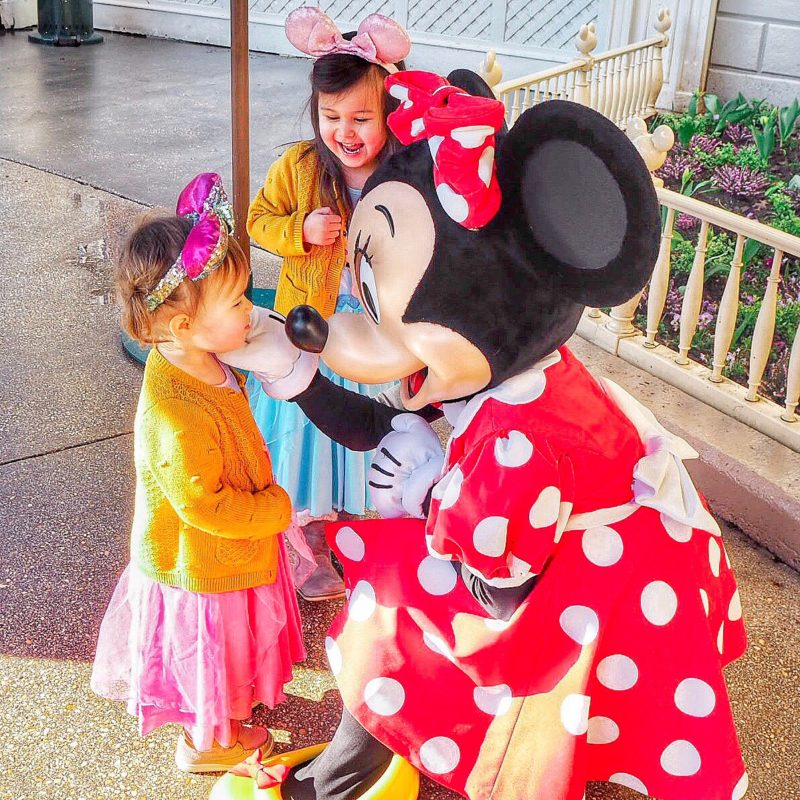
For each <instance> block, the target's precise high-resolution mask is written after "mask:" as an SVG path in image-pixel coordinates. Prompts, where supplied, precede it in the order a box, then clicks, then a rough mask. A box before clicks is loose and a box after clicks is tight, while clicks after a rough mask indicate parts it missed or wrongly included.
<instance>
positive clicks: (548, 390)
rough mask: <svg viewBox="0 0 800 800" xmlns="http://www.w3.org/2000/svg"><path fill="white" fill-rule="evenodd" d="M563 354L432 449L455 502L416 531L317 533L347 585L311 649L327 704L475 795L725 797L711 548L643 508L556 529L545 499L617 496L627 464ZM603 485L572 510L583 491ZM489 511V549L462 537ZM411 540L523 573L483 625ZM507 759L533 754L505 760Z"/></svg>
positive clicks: (341, 528)
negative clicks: (334, 688) (598, 522)
mask: <svg viewBox="0 0 800 800" xmlns="http://www.w3.org/2000/svg"><path fill="white" fill-rule="evenodd" d="M561 356H562V357H561V359H560V360H555V361H554V362H553V363H551V365H550V366H548V367H547V368H546V369H545V370H544V371H543V373H542V374H543V375H544V376H545V379H546V381H545V385H543V386H542V387H540V389H541V391H540V392H539V394H538V395H537V396H536V397H535V399H533V400H532V401H530V402H521V398H524V396H525V395H524V393H519V392H517V394H516V397H512V399H511V400H510V401H508V402H503V401H502V400H501V399H497V398H493V399H488V400H486V401H485V402H483V404H482V405H478V406H477V409H476V410H474V416H473V417H472V418H471V420H470V422H469V425H468V426H467V427H466V428H465V430H463V432H461V433H460V435H457V436H455V438H453V439H452V440H451V443H450V447H449V450H448V458H447V463H446V467H445V473H446V474H451V473H452V472H453V470H455V469H456V468H457V467H458V468H459V469H460V470H461V471H462V473H463V476H464V477H463V481H462V482H461V487H460V491H459V492H457V493H456V492H455V490H454V489H453V490H451V494H450V495H449V496H448V494H447V487H446V486H445V490H444V492H442V491H441V490H437V494H440V496H439V497H438V498H434V502H433V506H432V509H431V514H430V517H429V519H428V521H427V523H426V522H425V521H421V520H408V519H401V520H369V521H362V522H349V523H340V524H335V525H330V526H328V537H329V541H330V544H331V546H332V548H333V549H334V550H335V551H336V553H337V555H338V556H339V558H340V560H341V561H342V564H343V565H344V567H345V577H346V581H347V585H348V591H349V598H348V605H347V608H346V609H345V610H344V611H343V612H342V614H340V615H339V617H338V618H337V619H336V620H335V622H334V624H333V626H332V628H331V630H330V632H329V637H328V639H327V640H326V649H327V651H328V655H329V659H330V661H331V666H332V669H333V671H334V673H335V674H336V676H337V682H338V684H339V687H340V689H341V692H342V697H343V700H344V702H345V705H346V706H347V708H348V709H349V710H350V712H351V713H352V714H353V715H354V716H355V717H356V718H357V719H358V720H359V721H360V722H361V723H362V724H363V725H364V726H365V727H366V728H367V729H368V730H369V731H370V732H372V733H373V735H375V736H376V737H377V738H378V739H380V740H381V741H383V742H384V743H385V744H387V745H388V746H389V747H390V748H392V750H394V751H395V752H397V753H399V754H401V755H403V756H404V757H406V758H407V759H408V760H409V761H411V762H412V763H413V764H415V765H416V766H417V767H419V768H420V769H421V770H422V771H423V772H425V773H427V774H428V775H430V776H431V777H432V778H434V779H435V780H437V781H439V782H441V783H443V784H444V785H446V786H448V787H449V788H451V789H454V790H456V791H458V792H461V793H462V794H464V795H465V796H468V797H470V798H473V800H478V798H481V800H483V798H488V797H489V796H490V795H491V792H492V791H494V792H495V793H496V794H495V795H493V796H498V797H503V798H507V797H509V798H510V797H513V798H515V800H516V798H525V800H579V799H580V798H581V796H582V794H583V792H584V788H585V782H586V781H588V780H599V781H604V780H609V779H612V780H614V781H616V782H619V783H623V784H625V785H628V786H631V787H635V788H639V789H640V790H641V789H643V788H645V787H646V790H647V791H648V792H649V793H651V794H652V795H653V796H655V797H658V798H662V799H663V800H686V798H703V800H731V798H732V797H734V798H736V799H737V800H738V798H739V797H741V796H742V794H743V786H744V781H746V778H744V777H743V776H744V765H743V763H742V759H741V755H740V751H739V745H738V741H737V737H736V732H735V729H734V725H733V720H732V715H731V710H730V705H729V701H728V697H727V693H726V689H725V683H724V679H723V676H722V667H723V666H724V665H725V664H727V663H729V662H730V661H732V660H733V659H735V658H737V657H739V656H740V655H741V654H742V653H743V652H744V649H745V633H744V626H743V623H742V620H741V611H740V606H739V601H738V592H737V590H736V583H735V579H734V576H733V572H732V570H731V568H730V565H729V563H728V560H727V556H726V555H725V553H724V547H723V544H722V541H721V539H720V538H719V537H718V536H716V535H714V534H712V533H708V532H706V531H703V530H700V529H695V530H693V531H692V530H691V529H688V528H687V529H681V528H680V527H676V526H675V525H674V523H673V522H672V521H671V520H666V521H665V520H664V519H662V517H661V515H660V514H659V513H658V512H657V511H654V510H652V509H648V508H638V509H637V510H636V511H635V512H634V513H633V514H632V515H631V516H628V517H627V518H626V519H623V520H622V521H619V522H615V523H613V524H609V525H606V526H599V527H593V528H590V529H589V530H588V531H587V530H584V529H581V530H568V531H566V532H563V533H561V535H559V531H560V528H562V527H563V525H559V523H558V522H554V521H553V517H554V515H556V511H555V506H554V505H552V503H553V501H554V500H557V502H558V505H559V507H560V503H562V502H564V503H572V504H573V506H574V508H576V509H577V508H581V509H582V510H583V511H594V510H598V509H600V508H607V507H612V506H616V505H619V504H620V503H625V502H628V501H630V499H631V490H630V485H631V478H632V470H633V466H634V465H635V463H636V461H637V459H638V457H639V456H640V455H641V451H640V448H639V449H637V448H636V447H635V446H634V442H633V438H634V437H635V436H636V432H635V430H633V429H632V426H631V425H630V423H628V422H627V420H626V418H625V417H624V416H622V415H621V414H620V413H619V411H618V410H617V409H616V407H613V405H612V404H611V401H610V400H605V408H600V407H599V406H598V407H595V408H594V411H595V412H599V411H602V416H601V417H599V418H596V419H597V424H591V423H589V422H587V419H586V418H582V416H581V415H582V414H583V413H585V412H586V411H587V407H591V406H593V405H595V404H602V403H603V395H602V392H601V391H599V388H598V387H597V384H596V383H595V382H594V380H593V379H592V378H591V377H590V376H589V375H588V373H586V372H585V370H584V369H583V368H582V366H581V365H580V364H579V362H577V361H576V360H575V359H574V358H573V357H572V356H571V355H570V354H569V351H567V350H566V349H564V350H562V351H561ZM537 391H538V390H537ZM507 394H508V393H507ZM511 395H513V393H510V395H509V396H511ZM506 400H508V396H507V397H506ZM559 420H560V424H556V423H557V422H558V421H559ZM456 425H457V427H456V433H459V428H458V425H459V423H458V422H457V423H456ZM548 430H549V431H550V434H549V435H548ZM581 431H583V435H581ZM511 432H516V433H518V434H519V435H520V436H516V435H515V436H511V435H510V434H511ZM520 437H524V438H525V439H526V440H527V441H528V442H530V443H531V444H532V448H528V447H527V446H526V445H525V444H524V442H523V439H522V438H520ZM529 451H530V455H529V457H527V458H526V455H527V454H528V452H529ZM498 455H499V458H498ZM451 480H452V479H451ZM625 485H627V487H628V489H627V494H626V495H625V496H622V497H621V496H620V495H621V493H622V491H623V490H622V489H621V487H623V486H625ZM604 487H605V488H604ZM543 492H549V494H550V499H549V500H548V501H547V502H545V503H543V504H541V505H539V506H538V511H537V512H536V513H532V511H531V510H532V509H533V508H536V507H537V501H539V499H540V498H541V497H542V493H543ZM604 492H605V494H606V502H603V503H602V505H594V506H593V507H587V501H586V498H585V497H584V495H586V496H588V497H590V498H591V499H592V502H593V503H595V502H597V501H598V500H599V499H600V500H601V499H602V498H603V495H604ZM443 506H444V508H443ZM567 511H568V509H567ZM563 513H564V512H563V509H562V517H563ZM487 518H502V519H506V520H508V524H507V528H506V531H507V537H506V539H505V543H506V544H505V547H504V549H503V551H502V552H499V550H500V545H499V544H498V542H500V541H501V539H497V538H492V536H491V535H489V534H487V533H486V530H483V531H482V532H481V533H480V534H479V535H477V536H476V529H477V528H478V524H479V523H480V522H481V521H483V520H486V519H487ZM534 523H537V524H534ZM538 523H542V524H538ZM426 526H427V533H428V535H429V539H428V541H426ZM501 527H502V526H501ZM492 530H494V531H496V530H497V528H496V527H495V528H491V529H490V531H489V533H491V531H492ZM428 543H430V546H431V547H434V548H436V549H437V550H440V551H441V552H445V553H446V554H449V555H452V556H454V557H457V558H458V559H459V560H463V561H464V562H466V563H467V564H469V565H470V566H471V567H472V568H473V569H475V570H477V571H480V572H482V573H483V574H484V575H487V576H495V577H498V576H503V575H504V574H508V573H509V572H513V570H514V569H515V568H516V567H518V566H519V565H518V564H516V562H514V561H513V558H512V557H516V558H518V559H522V560H525V561H526V562H528V563H530V564H531V565H532V570H533V572H537V573H539V574H540V577H539V580H538V583H537V584H536V586H535V588H534V589H533V591H532V592H531V594H530V595H529V596H528V598H527V599H526V601H525V602H524V603H523V604H522V605H521V606H520V608H519V609H518V610H517V612H516V613H515V614H514V616H513V617H512V618H511V620H510V621H509V622H508V623H504V622H498V621H496V620H493V619H491V618H488V617H487V615H486V613H485V612H484V611H483V609H482V608H481V607H480V606H479V605H478V603H477V602H476V601H475V600H474V598H473V597H472V596H471V595H470V593H469V592H468V591H467V589H466V587H465V586H464V584H463V583H462V581H461V579H460V578H457V574H456V571H455V570H454V569H453V566H452V565H451V564H450V563H448V562H447V561H445V560H441V559H439V558H434V557H433V556H432V555H431V554H430V552H429V550H428ZM478 545H480V546H478ZM487 545H488V546H487ZM482 550H484V551H488V553H487V552H482ZM706 607H707V610H706ZM531 709H534V712H531ZM515 727H516V733H515V732H514V731H515ZM523 731H524V735H522V736H521V732H523ZM520 737H521V738H520ZM526 742H528V744H527V745H526ZM525 747H529V748H530V749H531V750H532V752H533V756H532V757H529V756H527V755H526V758H528V760H527V761H525V763H524V764H519V763H517V764H514V763H511V762H513V761H514V759H517V760H519V757H518V753H519V752H520V748H522V751H523V752H524V751H525ZM493 752H499V753H500V754H501V756H502V754H505V759H502V758H501V759H500V761H499V762H497V763H495V762H492V760H491V754H492V753H493ZM492 764H494V766H492ZM514 769H516V770H517V772H518V773H519V774H518V775H516V776H515V778H514V781H512V783H511V784H508V783H506V784H503V781H504V780H507V776H505V775H504V772H505V771H506V770H511V772H513V771H514ZM496 782H497V783H496ZM509 785H513V786H514V787H515V788H513V789H510V788H508V787H509ZM737 786H738V789H737V788H735V787H737Z"/></svg>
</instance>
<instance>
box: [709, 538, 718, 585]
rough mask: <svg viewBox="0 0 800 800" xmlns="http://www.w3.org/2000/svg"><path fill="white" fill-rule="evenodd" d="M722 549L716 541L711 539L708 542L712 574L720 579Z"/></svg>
mask: <svg viewBox="0 0 800 800" xmlns="http://www.w3.org/2000/svg"><path fill="white" fill-rule="evenodd" d="M720 555H721V553H720V549H719V545H718V544H717V540H716V539H709V540H708V563H709V565H710V566H711V574H712V575H713V576H714V577H715V578H718V577H719V558H720Z"/></svg>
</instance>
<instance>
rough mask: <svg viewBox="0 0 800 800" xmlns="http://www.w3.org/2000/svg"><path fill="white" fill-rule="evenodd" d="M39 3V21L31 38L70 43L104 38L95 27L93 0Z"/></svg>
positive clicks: (58, 44)
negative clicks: (95, 30) (96, 31)
mask: <svg viewBox="0 0 800 800" xmlns="http://www.w3.org/2000/svg"><path fill="white" fill-rule="evenodd" d="M37 6H38V13H39V25H38V30H37V32H36V33H29V34H28V39H29V40H30V41H32V42H36V44H52V45H57V46H66V47H70V46H72V47H77V46H78V45H80V44H99V43H100V42H102V41H103V37H102V36H100V34H98V33H95V32H94V28H93V27H92V26H93V24H94V20H93V13H92V0H38V2H37Z"/></svg>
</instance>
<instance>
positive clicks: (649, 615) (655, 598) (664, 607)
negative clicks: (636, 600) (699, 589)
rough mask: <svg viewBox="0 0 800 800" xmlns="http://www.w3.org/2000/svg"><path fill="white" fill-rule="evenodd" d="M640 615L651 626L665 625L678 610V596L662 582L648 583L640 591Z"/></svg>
mask: <svg viewBox="0 0 800 800" xmlns="http://www.w3.org/2000/svg"><path fill="white" fill-rule="evenodd" d="M641 604H642V613H643V614H644V616H645V618H646V619H647V621H648V622H651V623H652V624H653V625H666V624H667V623H668V622H670V620H672V618H673V617H674V616H675V612H676V611H677V610H678V596H677V595H676V594H675V590H674V589H673V588H672V587H671V586H670V585H669V584H668V583H664V581H653V582H652V583H648V584H647V586H645V587H644V589H643V590H642V598H641Z"/></svg>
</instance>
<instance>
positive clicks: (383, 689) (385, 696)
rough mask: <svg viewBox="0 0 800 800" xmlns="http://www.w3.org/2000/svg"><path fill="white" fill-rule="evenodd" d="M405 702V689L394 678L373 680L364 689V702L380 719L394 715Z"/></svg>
mask: <svg viewBox="0 0 800 800" xmlns="http://www.w3.org/2000/svg"><path fill="white" fill-rule="evenodd" d="M405 701H406V692H405V689H403V687H402V686H401V685H400V683H399V681H396V680H395V679H394V678H373V680H371V681H370V682H369V683H368V684H367V685H366V686H365V687H364V702H365V703H366V704H367V706H368V708H369V709H370V710H371V711H374V712H375V713H376V714H380V715H381V716H382V717H391V716H392V715H393V714H396V713H397V712H398V711H399V710H400V709H401V708H402V707H403V703H405Z"/></svg>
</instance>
